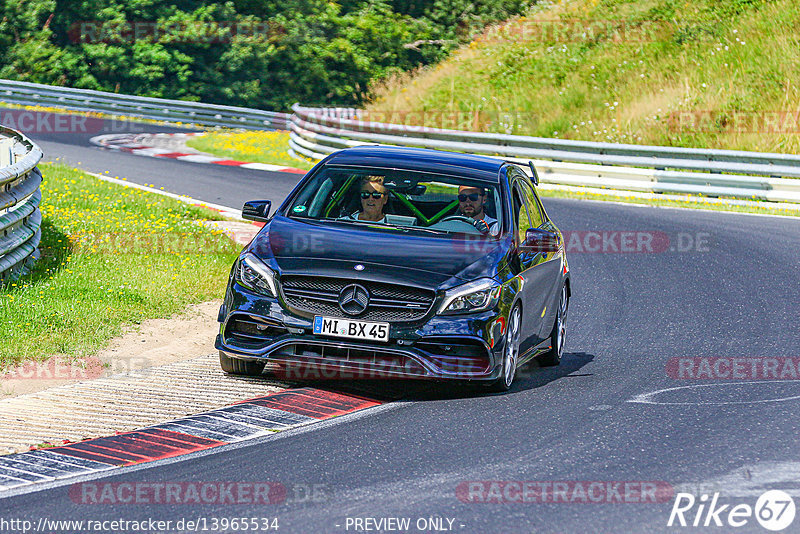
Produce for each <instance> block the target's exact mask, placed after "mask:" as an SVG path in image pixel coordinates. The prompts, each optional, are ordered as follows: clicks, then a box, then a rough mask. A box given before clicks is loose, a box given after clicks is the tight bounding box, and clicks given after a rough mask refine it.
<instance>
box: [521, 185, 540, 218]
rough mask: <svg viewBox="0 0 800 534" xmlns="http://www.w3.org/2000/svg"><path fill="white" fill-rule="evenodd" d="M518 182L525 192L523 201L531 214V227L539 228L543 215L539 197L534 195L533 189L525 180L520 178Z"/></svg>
mask: <svg viewBox="0 0 800 534" xmlns="http://www.w3.org/2000/svg"><path fill="white" fill-rule="evenodd" d="M519 184H520V185H521V186H522V190H523V191H524V192H525V201H526V204H527V205H528V212H529V213H530V216H531V226H532V227H533V228H539V227H540V226H542V225H543V224H544V221H545V217H544V214H543V213H542V210H541V207H540V204H539V199H538V198H537V197H536V193H534V192H533V189H532V188H531V186H530V185H528V184H527V183H526V182H524V181H522V180H520V181H519Z"/></svg>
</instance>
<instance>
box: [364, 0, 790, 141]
mask: <svg viewBox="0 0 800 534" xmlns="http://www.w3.org/2000/svg"><path fill="white" fill-rule="evenodd" d="M798 28H800V3H798V2H796V1H794V0H776V1H764V0H694V1H692V2H687V1H684V0H681V1H677V0H638V1H631V0H574V1H567V2H561V3H547V4H546V5H545V4H539V6H538V7H537V8H534V9H533V10H532V11H531V12H530V13H529V14H528V16H527V17H520V18H517V19H513V20H510V21H507V22H506V23H505V24H503V25H502V26H496V27H494V28H492V29H491V30H489V31H487V32H486V33H485V34H484V35H483V36H482V37H481V38H479V39H478V40H476V41H473V42H472V43H470V44H469V46H464V47H462V48H460V49H459V50H458V51H456V52H454V53H453V54H452V55H451V56H450V58H449V59H447V60H446V61H444V62H442V63H440V64H439V65H437V66H435V67H431V68H425V69H422V70H420V71H418V72H416V73H414V74H412V75H406V76H404V77H397V78H394V79H391V80H389V81H387V82H385V83H384V84H383V85H382V86H379V87H375V88H373V93H372V104H371V105H370V106H369V108H368V109H369V110H370V111H373V112H399V113H396V114H395V115H394V118H395V119H398V118H402V117H406V118H410V117H411V116H412V115H406V114H405V112H409V111H412V112H425V115H424V116H425V117H426V120H427V122H428V124H430V125H441V126H444V127H460V128H462V129H477V130H481V131H495V132H507V133H514V134H522V135H535V136H544V137H559V138H570V139H585V140H593V141H610V142H628V143H638V144H655V145H674V146H703V147H715V148H731V149H743V150H759V151H777V152H796V151H797V150H798V148H799V146H798V145H799V143H798V135H797V134H798V132H800V120H799V119H798V112H800V89H799V88H798V83H800V46H798V45H799V44H800V43H799V41H800V32H799V31H798ZM376 116H377V113H376ZM386 116H389V115H386ZM413 116H414V117H419V116H420V115H419V114H418V113H416V114H414V115H413ZM454 117H455V118H454ZM415 121H417V122H418V119H415ZM395 122H400V121H398V120H395Z"/></svg>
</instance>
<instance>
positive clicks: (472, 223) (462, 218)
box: [439, 215, 475, 228]
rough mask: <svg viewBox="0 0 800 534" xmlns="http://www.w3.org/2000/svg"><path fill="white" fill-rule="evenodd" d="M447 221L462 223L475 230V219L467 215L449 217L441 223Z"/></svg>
mask: <svg viewBox="0 0 800 534" xmlns="http://www.w3.org/2000/svg"><path fill="white" fill-rule="evenodd" d="M447 221H461V222H463V223H465V224H468V225H470V226H472V227H473V228H475V219H473V218H472V217H467V216H465V215H450V216H448V217H445V218H443V219H442V220H440V221H439V222H440V223H443V222H447Z"/></svg>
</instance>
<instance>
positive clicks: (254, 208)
mask: <svg viewBox="0 0 800 534" xmlns="http://www.w3.org/2000/svg"><path fill="white" fill-rule="evenodd" d="M270 208H272V201H271V200H251V201H250V202H245V203H244V207H243V208H242V219H247V220H248V221H256V222H267V221H268V220H269V218H268V217H269V210H270Z"/></svg>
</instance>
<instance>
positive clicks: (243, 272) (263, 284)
mask: <svg viewBox="0 0 800 534" xmlns="http://www.w3.org/2000/svg"><path fill="white" fill-rule="evenodd" d="M236 281H237V282H239V283H240V284H242V285H243V286H244V287H246V288H249V289H252V290H253V291H256V292H258V293H263V294H265V295H269V296H271V297H277V296H278V290H277V289H276V287H275V272H274V271H273V270H272V269H270V268H269V267H267V266H266V265H264V262H263V261H261V260H259V259H258V258H257V257H255V256H254V255H253V254H250V253H248V254H245V255H244V256H242V258H240V259H239V266H238V267H237V268H236Z"/></svg>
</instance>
